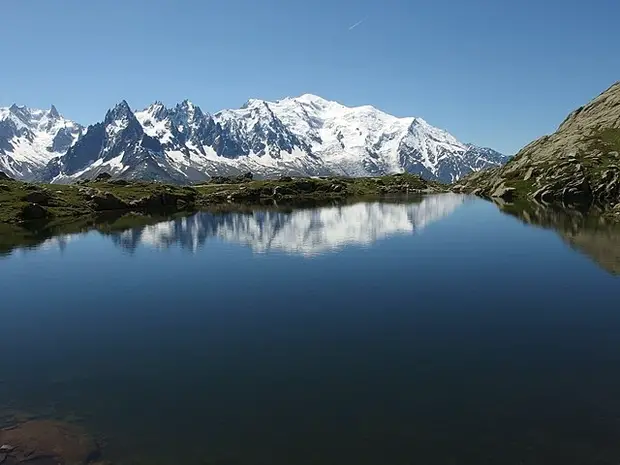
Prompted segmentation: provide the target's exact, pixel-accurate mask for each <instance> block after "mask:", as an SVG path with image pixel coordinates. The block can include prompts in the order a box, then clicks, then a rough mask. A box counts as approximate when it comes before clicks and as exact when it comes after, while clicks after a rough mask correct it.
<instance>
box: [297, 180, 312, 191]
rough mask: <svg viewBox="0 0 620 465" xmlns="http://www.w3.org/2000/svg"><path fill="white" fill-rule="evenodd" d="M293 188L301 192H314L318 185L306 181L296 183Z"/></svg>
mask: <svg viewBox="0 0 620 465" xmlns="http://www.w3.org/2000/svg"><path fill="white" fill-rule="evenodd" d="M292 187H293V188H294V189H296V190H298V191H301V192H314V191H315V190H316V184H315V183H314V182H312V181H308V180H306V179H302V180H299V181H296V182H295V183H294V185H293V186H292Z"/></svg>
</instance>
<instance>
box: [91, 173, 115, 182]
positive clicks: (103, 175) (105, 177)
mask: <svg viewBox="0 0 620 465" xmlns="http://www.w3.org/2000/svg"><path fill="white" fill-rule="evenodd" d="M109 179H112V175H111V174H110V173H99V174H98V175H97V176H96V177H95V179H94V180H95V181H99V182H105V181H108V180H109Z"/></svg>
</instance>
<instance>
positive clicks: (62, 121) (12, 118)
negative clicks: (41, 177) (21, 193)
mask: <svg viewBox="0 0 620 465" xmlns="http://www.w3.org/2000/svg"><path fill="white" fill-rule="evenodd" d="M12 108H13V109H12ZM0 121H9V122H11V123H13V125H14V126H15V128H16V129H17V131H18V133H19V135H16V136H14V137H12V138H11V139H10V140H9V141H8V142H9V143H10V145H11V146H12V147H13V149H12V150H11V151H8V152H7V153H4V154H3V153H2V152H0V166H2V167H3V169H4V170H6V171H8V172H9V174H10V175H12V176H15V177H17V178H25V179H29V178H30V177H32V174H33V173H34V172H36V171H37V170H40V169H41V168H43V167H45V165H47V163H48V162H49V161H51V160H52V159H53V158H56V157H58V156H61V155H64V152H55V151H53V142H54V138H55V137H56V136H57V135H58V133H59V131H61V130H67V131H68V132H69V133H70V135H71V138H72V142H71V145H73V144H75V142H76V141H77V139H78V138H79V137H80V135H81V133H82V127H81V126H80V125H79V124H77V123H75V122H73V121H70V120H68V119H66V118H64V117H62V116H54V115H53V114H52V111H51V110H38V109H32V108H28V107H24V106H22V107H17V106H15V107H11V108H0Z"/></svg>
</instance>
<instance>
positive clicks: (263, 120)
mask: <svg viewBox="0 0 620 465" xmlns="http://www.w3.org/2000/svg"><path fill="white" fill-rule="evenodd" d="M39 112H40V111H39ZM76 134H77V136H79V133H76ZM0 135H1V133H0ZM77 136H76V137H75V138H76V139H77ZM0 140H1V139H0ZM70 142H71V143H70V144H67V147H66V153H64V154H63V155H62V156H61V157H59V156H58V153H59V152H54V154H53V155H51V156H50V155H49V154H48V155H47V158H46V160H47V162H49V163H48V165H47V166H46V168H45V169H42V170H40V172H39V173H38V178H39V179H42V180H47V181H54V182H72V181H74V180H77V179H81V178H91V177H93V176H96V175H97V174H99V173H100V172H103V171H106V172H109V173H110V174H112V175H113V176H114V177H121V178H127V179H138V178H139V179H158V180H164V181H169V182H180V183H182V182H188V181H190V182H191V181H200V180H205V179H208V178H209V177H211V176H216V175H218V176H220V175H238V174H241V173H244V172H247V171H251V172H253V173H254V175H255V176H257V177H274V176H278V175H293V176H318V175H341V176H373V175H381V174H390V173H399V172H404V171H406V172H410V173H416V174H420V175H422V176H423V177H425V178H427V179H435V180H437V179H438V180H441V181H444V182H452V181H454V180H457V179H459V178H460V177H462V176H463V175H465V174H467V173H469V172H471V171H478V170H480V169H483V168H486V167H489V166H496V165H499V164H502V163H504V162H505V161H506V160H507V157H505V156H503V155H501V154H499V153H498V152H496V151H494V150H492V149H488V148H480V147H477V146H474V145H471V144H464V143H461V142H459V141H458V140H456V139H455V138H454V137H453V136H452V135H450V134H449V133H447V132H446V131H444V130H441V129H438V128H435V127H433V126H431V125H430V124H428V123H427V122H426V121H424V120H423V119H421V118H397V117H395V116H392V115H389V114H387V113H384V112H382V111H380V110H378V109H376V108H374V107H371V106H361V107H353V108H351V107H346V106H344V105H341V104H340V103H337V102H330V101H327V100H325V99H322V98H321V97H317V96H315V95H310V94H305V95H302V96H301V97H296V98H286V99H283V100H278V101H276V102H267V101H264V100H249V101H248V102H247V103H246V104H245V105H244V106H243V107H242V108H240V109H236V110H223V111H220V112H219V113H216V114H214V115H210V114H208V113H204V112H203V111H202V110H201V109H200V108H199V107H198V106H196V105H194V104H193V103H191V102H189V101H187V100H185V101H183V102H182V103H180V104H178V105H176V106H175V107H172V108H167V107H166V106H165V105H164V104H163V103H161V102H155V103H154V104H152V105H150V106H149V107H148V108H146V109H144V110H142V111H137V112H134V111H132V110H131V108H130V107H129V105H128V104H127V102H125V101H123V102H121V103H120V104H118V105H117V106H116V107H114V108H113V109H111V110H110V111H108V112H107V114H106V116H105V119H104V120H103V122H101V123H97V124H95V125H92V126H90V127H89V128H88V130H87V131H86V133H85V134H84V136H83V137H79V140H77V142H75V140H74V139H73V140H71V141H70ZM6 153H7V154H8V156H9V157H10V156H11V153H10V152H6ZM40 159H41V160H43V157H40ZM39 166H40V165H39ZM11 172H12V173H13V174H15V173H16V172H15V170H13V171H11Z"/></svg>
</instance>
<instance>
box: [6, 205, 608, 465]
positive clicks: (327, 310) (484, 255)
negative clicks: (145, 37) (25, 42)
mask: <svg viewBox="0 0 620 465" xmlns="http://www.w3.org/2000/svg"><path fill="white" fill-rule="evenodd" d="M123 221H125V220H123V219H120V220H119V219H110V220H109V221H107V222H106V223H102V224H101V225H95V226H94V227H92V228H90V229H85V230H84V231H82V232H79V233H63V232H62V231H61V230H59V231H56V232H54V233H53V234H49V237H47V236H43V237H39V238H38V240H36V241H33V240H31V239H29V240H21V239H20V238H11V237H4V238H3V240H2V243H3V247H2V255H1V256H0V283H1V289H2V304H1V305H0V354H1V356H0V427H11V426H12V427H13V428H15V425H19V424H22V423H24V422H26V423H28V422H30V424H31V425H41V424H43V425H45V424H46V423H45V422H57V423H53V424H55V425H59V424H63V425H64V424H66V425H74V426H76V427H79V428H81V430H83V431H87V432H88V435H89V437H92V438H95V439H94V441H95V443H96V447H97V449H100V450H99V452H98V453H97V454H96V455H88V456H87V457H86V458H85V459H84V460H83V461H90V462H95V461H98V463H106V464H118V465H138V464H140V465H146V464H148V465H206V464H209V465H315V464H316V465H319V464H321V465H345V464H355V465H416V464H422V465H457V464H458V465H460V464H466V465H469V464H471V465H486V464H489V465H491V464H493V465H496V464H498V465H518V464H521V465H523V464H527V465H534V464H562V465H573V464H574V465H582V464H583V465H598V464H600V465H603V464H604V465H607V464H610V465H612V464H618V463H620V303H619V302H620V278H619V275H620V229H619V228H618V227H617V226H616V227H614V226H612V225H608V224H606V223H605V222H604V221H602V220H601V219H600V218H597V217H591V216H588V215H586V214H583V213H579V212H575V211H564V210H561V209H553V208H549V207H543V206H541V205H530V204H527V205H520V206H515V205H496V204H493V203H491V202H487V201H484V200H480V199H476V198H473V197H468V196H463V195H458V194H450V193H447V194H437V195H429V196H425V197H418V196H409V197H403V198H399V199H393V200H390V201H386V200H383V201H376V200H375V201H360V202H357V201H352V202H347V203H341V204H327V205H323V206H320V207H302V208H267V207H256V208H254V207H246V208H244V209H239V210H234V211H226V210H225V209H218V210H217V211H209V210H206V211H200V212H197V213H191V214H187V215H185V214H177V215H175V216H174V217H169V218H168V217H160V218H150V219H149V220H148V221H142V222H135V221H129V220H126V221H125V223H123ZM111 225H115V227H111ZM7 244H9V245H7ZM18 428H19V426H18ZM6 431H7V432H6V433H5V434H6V437H4V438H3V436H2V433H1V432H0V443H2V444H4V442H5V441H8V439H6V438H7V437H9V436H8V435H9V433H10V431H11V430H6ZM13 431H14V430H13ZM6 445H7V446H10V447H15V444H13V445H12V444H6ZM40 447H43V446H40ZM7 450H8V449H7ZM1 452H2V451H0V459H2V458H4V460H5V461H6V462H7V463H9V462H10V463H11V464H12V463H18V462H17V459H15V458H11V456H9V455H6V454H4V455H3V454H2V453H1ZM30 456H31V457H34V456H32V455H30ZM28 457H29V455H28V454H27V453H26V452H24V456H23V457H22V458H23V460H24V463H28ZM11 460H13V461H14V462H11ZM20 460H21V459H20ZM80 460H82V459H80ZM0 462H2V460H0ZM19 463H21V462H19ZM55 463H59V462H58V461H53V460H52V459H50V458H46V457H41V458H38V459H37V458H35V459H34V460H33V461H32V464H33V465H39V464H41V465H48V464H49V465H51V464H55ZM67 465H71V464H69V463H68V461H67Z"/></svg>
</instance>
